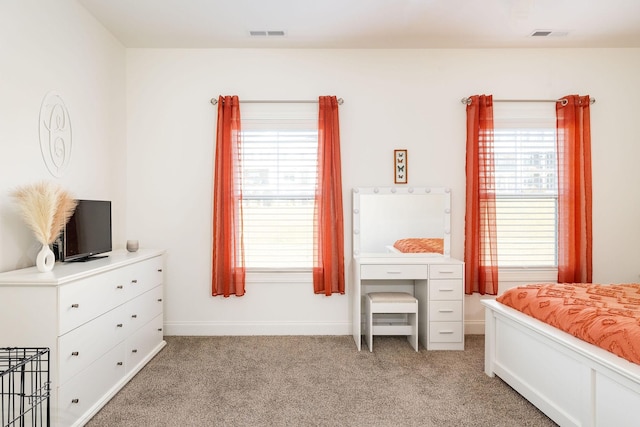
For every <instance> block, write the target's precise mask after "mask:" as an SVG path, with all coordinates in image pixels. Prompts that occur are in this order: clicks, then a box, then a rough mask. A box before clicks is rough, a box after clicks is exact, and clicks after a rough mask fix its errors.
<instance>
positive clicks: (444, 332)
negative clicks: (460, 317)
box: [438, 331, 453, 335]
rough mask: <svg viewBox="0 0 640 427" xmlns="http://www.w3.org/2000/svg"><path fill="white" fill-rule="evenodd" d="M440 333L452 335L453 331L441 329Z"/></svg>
mask: <svg viewBox="0 0 640 427" xmlns="http://www.w3.org/2000/svg"><path fill="white" fill-rule="evenodd" d="M438 333H439V334H443V335H445V334H448V335H451V334H453V331H439V332H438Z"/></svg>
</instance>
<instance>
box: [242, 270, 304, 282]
mask: <svg viewBox="0 0 640 427" xmlns="http://www.w3.org/2000/svg"><path fill="white" fill-rule="evenodd" d="M246 281H247V283H311V282H313V275H312V272H311V269H289V270H280V269H251V270H247V276H246Z"/></svg>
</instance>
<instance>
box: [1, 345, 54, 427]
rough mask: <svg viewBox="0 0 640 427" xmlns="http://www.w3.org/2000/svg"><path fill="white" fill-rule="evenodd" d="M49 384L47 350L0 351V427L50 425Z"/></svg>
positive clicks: (9, 349)
mask: <svg viewBox="0 0 640 427" xmlns="http://www.w3.org/2000/svg"><path fill="white" fill-rule="evenodd" d="M50 385H51V384H50V382H49V349H48V348H22V347H5V348H0V421H1V422H2V424H1V426H2V427H25V426H32V427H36V426H50V418H51V417H50V415H51V409H50V406H49V394H50Z"/></svg>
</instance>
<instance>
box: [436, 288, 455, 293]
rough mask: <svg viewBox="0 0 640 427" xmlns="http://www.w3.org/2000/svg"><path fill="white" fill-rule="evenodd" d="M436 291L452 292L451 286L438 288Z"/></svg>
mask: <svg viewBox="0 0 640 427" xmlns="http://www.w3.org/2000/svg"><path fill="white" fill-rule="evenodd" d="M438 292H453V288H440V289H438Z"/></svg>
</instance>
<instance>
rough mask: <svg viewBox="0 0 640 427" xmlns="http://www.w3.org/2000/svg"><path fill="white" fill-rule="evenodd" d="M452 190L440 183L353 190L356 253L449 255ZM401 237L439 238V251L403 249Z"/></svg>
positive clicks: (375, 254)
mask: <svg viewBox="0 0 640 427" xmlns="http://www.w3.org/2000/svg"><path fill="white" fill-rule="evenodd" d="M450 237H451V192H450V190H449V189H448V188H439V187H402V188H399V187H359V188H355V189H354V190H353V255H354V257H362V256H396V255H397V256H443V255H444V256H445V257H448V256H450V247H451V243H450ZM401 239H422V240H425V239H427V240H428V241H429V242H430V241H437V242H438V244H439V245H440V246H439V247H440V249H439V252H440V253H438V252H436V251H434V252H421V253H403V252H401V251H400V250H398V249H396V248H395V247H394V243H396V242H397V241H398V240H401Z"/></svg>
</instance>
